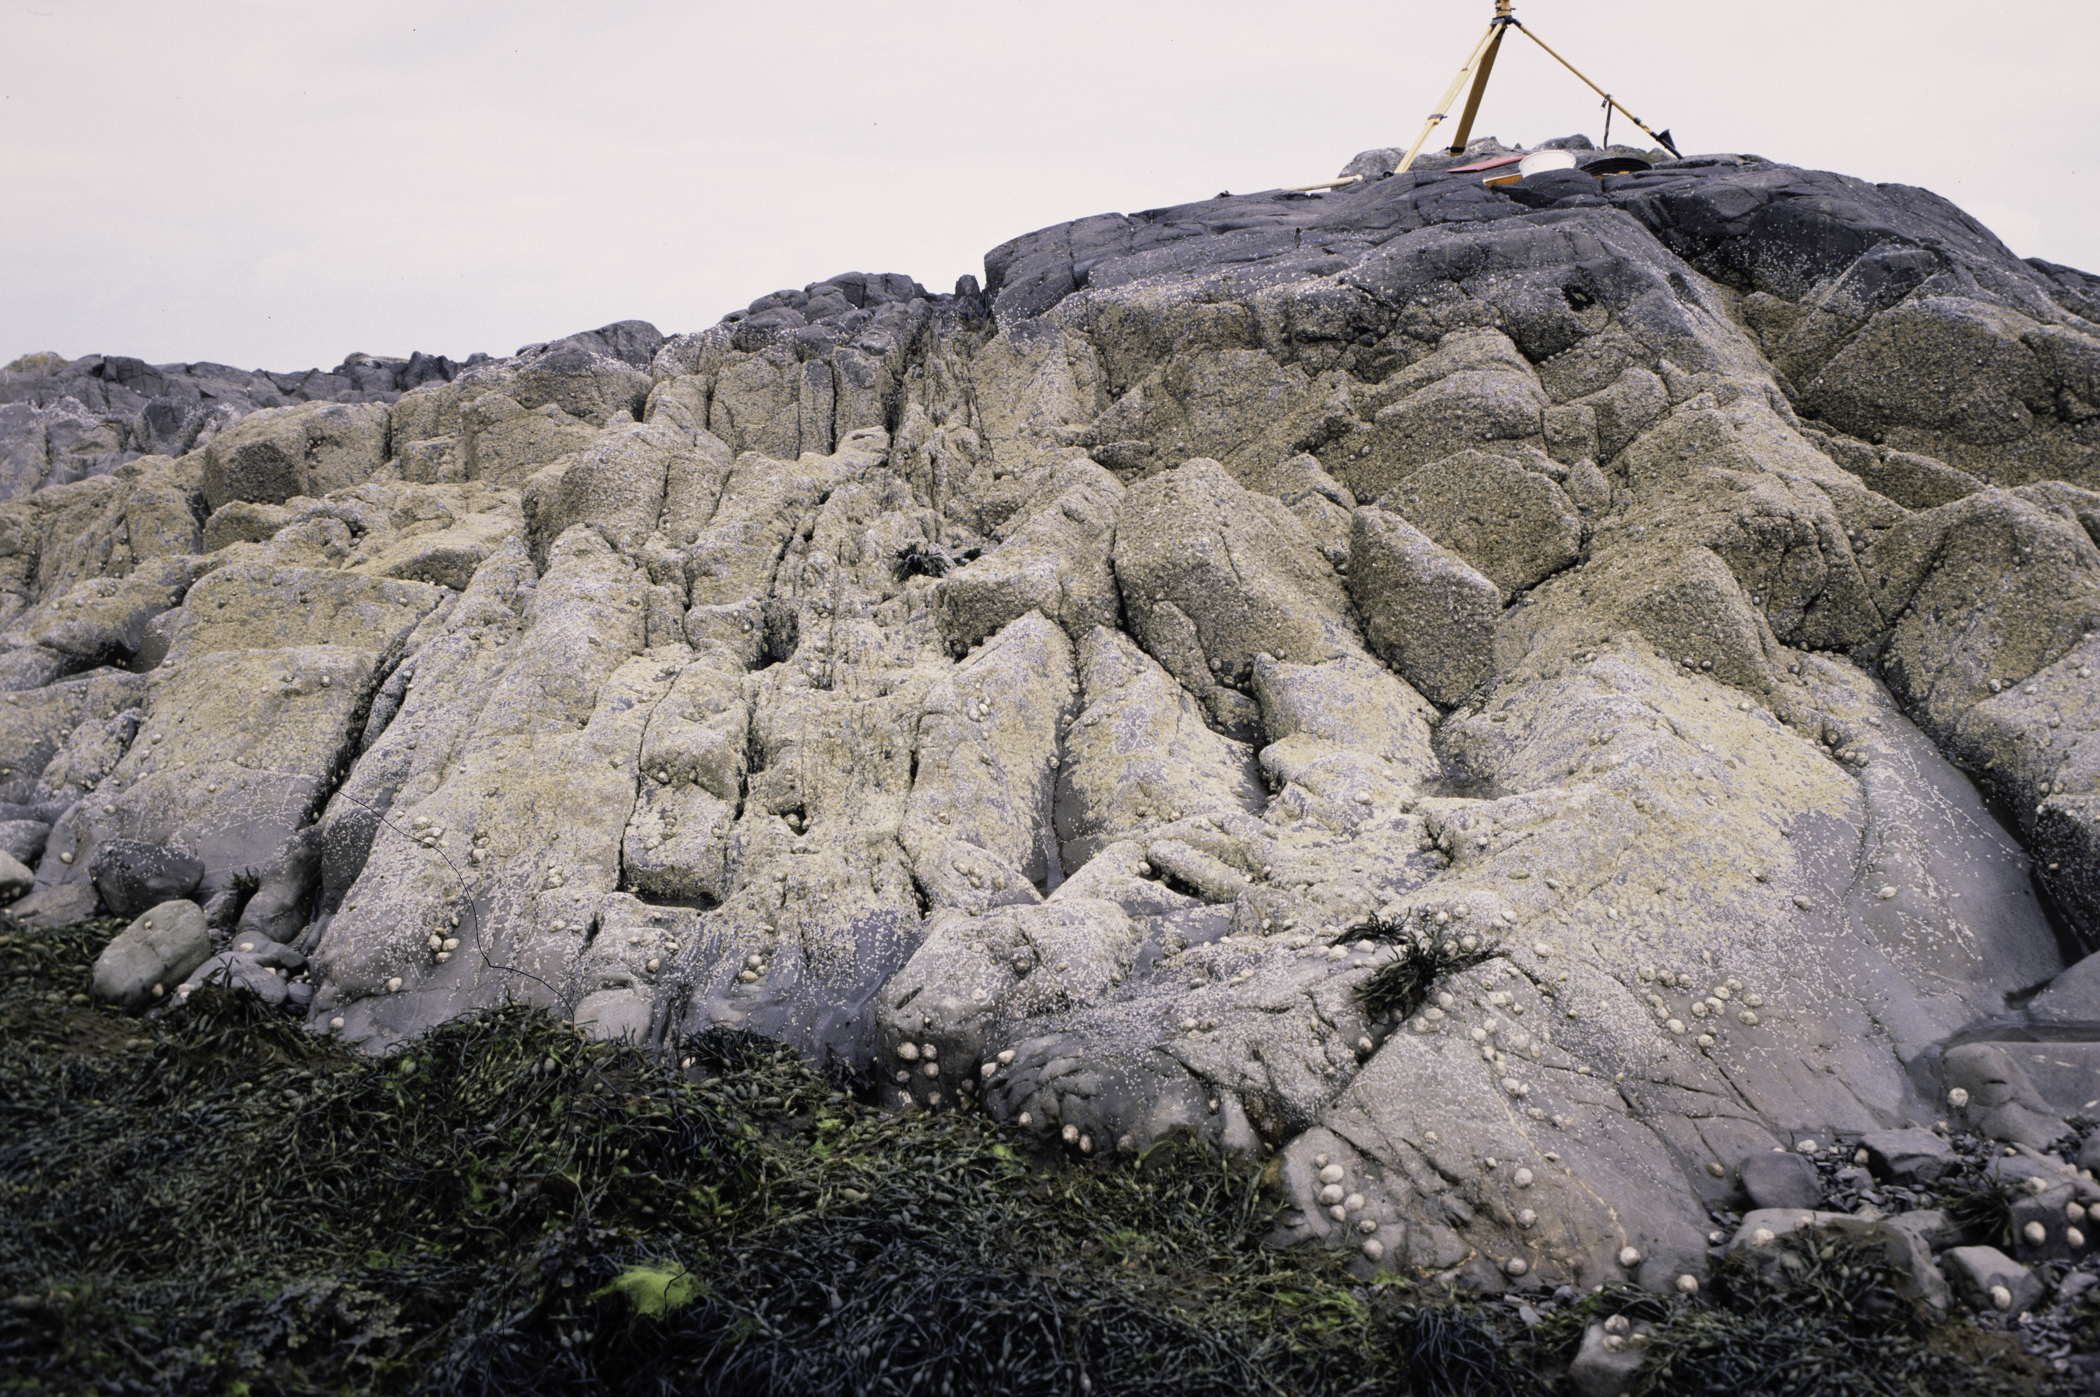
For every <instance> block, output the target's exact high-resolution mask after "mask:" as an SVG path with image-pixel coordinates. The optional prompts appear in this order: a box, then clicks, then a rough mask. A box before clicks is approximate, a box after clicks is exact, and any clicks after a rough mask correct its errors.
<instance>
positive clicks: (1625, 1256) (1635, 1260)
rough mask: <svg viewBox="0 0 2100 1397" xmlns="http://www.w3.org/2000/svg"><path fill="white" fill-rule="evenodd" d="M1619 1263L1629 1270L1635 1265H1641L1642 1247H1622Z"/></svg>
mask: <svg viewBox="0 0 2100 1397" xmlns="http://www.w3.org/2000/svg"><path fill="white" fill-rule="evenodd" d="M1619 1264H1620V1265H1621V1266H1624V1267H1625V1268H1626V1269H1628V1270H1629V1271H1630V1270H1632V1269H1633V1268H1634V1267H1636V1266H1638V1265H1640V1264H1641V1249H1640V1248H1639V1247H1620V1248H1619Z"/></svg>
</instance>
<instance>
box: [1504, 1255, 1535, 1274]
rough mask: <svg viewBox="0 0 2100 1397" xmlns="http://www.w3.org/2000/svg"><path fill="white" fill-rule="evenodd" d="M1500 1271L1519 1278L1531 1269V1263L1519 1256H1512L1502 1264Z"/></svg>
mask: <svg viewBox="0 0 2100 1397" xmlns="http://www.w3.org/2000/svg"><path fill="white" fill-rule="evenodd" d="M1502 1269H1503V1270H1505V1271H1507V1272H1508V1273H1509V1274H1510V1275H1512V1276H1521V1275H1523V1274H1525V1273H1526V1272H1527V1271H1529V1270H1530V1269H1531V1263H1530V1262H1528V1261H1526V1260H1525V1259H1524V1258H1523V1257H1521V1256H1513V1257H1511V1258H1510V1259H1509V1260H1507V1261H1505V1262H1503V1263H1502Z"/></svg>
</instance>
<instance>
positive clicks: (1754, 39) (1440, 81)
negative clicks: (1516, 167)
mask: <svg viewBox="0 0 2100 1397" xmlns="http://www.w3.org/2000/svg"><path fill="white" fill-rule="evenodd" d="M0 5H4V6H5V8H4V10H0V211H4V216H0V362H4V361H5V360H6V359H9V358H12V357H13V356H14V355H15V354H18V353H22V352H25V351H31V350H56V351H58V352H59V353H61V354H64V355H67V356H68V357H74V356H78V355H81V354H85V353H89V352H103V353H111V354H131V355H137V356H140V357H142V358H145V359H148V360H153V361H156V362H166V361H170V360H178V359H179V360H199V359H211V360H218V361H222V362H229V363H233V364H235V365H239V366H241V367H267V368H275V369H295V368H304V367H307V366H309V365H316V364H318V365H323V366H327V365H332V364H334V363H336V362H338V361H339V360H341V359H342V357H343V356H344V355H345V354H346V353H348V352H350V351H353V350H363V351H366V352H370V353H376V354H406V353H408V352H409V351H410V350H412V349H422V350H425V351H427V352H431V353H445V354H451V355H454V356H461V355H465V354H467V353H469V352H471V351H474V350H486V351H489V352H491V353H496V354H503V353H508V352H510V351H511V350H513V349H514V348H516V347H517V346H518V345H520V344H523V343H526V342H529V341H532V340H537V339H545V338H548V337H551V336H554V335H558V334H564V333H567V332H569V331H573V330H578V329H584V328H588V327H590V326H595V325H599V324H602V323H604V322H606V321H609V320H615V319H624V318H628V317H639V318H642V319H646V320H651V321H654V322H655V323H656V324H657V325H658V326H659V327H661V328H662V329H664V330H666V331H670V332H675V331H680V330H692V329H699V328H702V327H704V326H706V325H709V324H712V323H713V322H714V321H716V320H717V319H719V318H720V317H721V315H722V314H723V312H725V311H728V310H730V309H733V308H735V307H738V306H741V305H743V304H745V303H747V302H749V301H750V300H751V299H753V298H754V297H756V296H759V295H761V294H763V293H765V292H767V291H771V290H774V289H776V288H779V287H783V286H800V285H803V284H805V283H807V282H810V281H814V280H817V279H819V278H822V277H824V276H827V275H830V274H833V273H836V272H841V271H847V270H862V271H901V272H908V273H910V274H911V275H913V276H916V277H917V278H919V280H920V281H922V282H924V283H925V284H926V285H927V286H928V287H931V288H933V289H935V290H942V291H945V290H948V289H950V288H951V287H952V286H953V285H954V282H955V279H956V277H958V276H959V275H961V274H963V273H965V272H970V273H977V274H979V275H981V274H982V260H981V259H982V256H983V253H984V252H985V250H986V249H988V248H991V247H993V246H995V245H997V244H998V243H1000V242H1003V241H1004V240H1006V239H1007V238H1009V237H1012V236H1014V235H1016V234H1019V233H1023V232H1027V231H1029V230H1031V229H1034V228H1039V227H1042V226H1044V225H1046V224H1050V223H1056V222H1060V221H1062V220H1065V219H1069V218H1076V217H1080V216H1083V215H1086V214H1090V213H1099V212H1103V211H1108V210H1126V211H1127V210H1133V209H1141V208H1149V207H1155V206H1158V205H1162V204H1169V203H1175V202H1180V201H1183V200H1188V199H1196V198H1204V197H1207V196H1209V195H1212V194H1215V193H1217V192H1218V191H1219V190H1221V189H1231V190H1235V191H1247V190H1255V189H1264V188H1271V187H1275V186H1278V185H1284V184H1295V183H1303V182H1308V181H1311V180H1316V179H1321V178H1325V177H1327V176H1329V175H1331V174H1333V173H1334V172H1335V171H1336V170H1337V169H1339V168H1340V167H1341V165H1342V164H1343V163H1344V162H1345V161H1347V160H1348V158H1349V157H1350V156H1351V155H1352V154H1354V153H1355V152H1356V151H1358V150H1361V149H1365V148H1368V147H1371V146H1380V145H1405V144H1406V143H1407V142H1408V141H1409V140H1410V139H1411V138H1412V136H1413V135H1414V132H1415V130H1416V129H1417V127H1418V126H1419V125H1420V123H1421V120H1422V117H1423V116H1424V115H1425V114H1426V113H1427V112H1428V110H1429V109H1430V107H1431V104H1432V103H1434V101H1435V100H1436V98H1437V96H1438V95H1439V94H1440V93H1441V91H1442V90H1443V87H1444V85H1445V84H1446V83H1448V82H1449V81H1450V78H1451V76H1452V74H1453V72H1454V71H1455V70H1456V68H1457V67H1458V64H1459V61H1460V59H1461V58H1462V57H1463V56H1464V54H1465V51H1466V50H1467V48H1468V47H1469V46H1470V45H1471V44H1472V42H1473V40H1474V39H1475V38H1476V37H1477V35H1478V34H1479V32H1480V31H1481V30H1482V29H1483V28H1484V27H1485V24H1486V21H1487V18H1488V17H1489V15H1490V14H1491V13H1492V8H1493V7H1492V4H1491V0H1462V2H1461V0H1436V3H1427V2H1426V0H1378V2H1377V3H1371V2H1370V0H1362V2H1359V0H1334V2H1333V3H1323V2H1322V0H1300V2H1299V3H1296V4H1290V5H1284V4H1278V3H1242V2H1241V0H1204V3H1193V0H1114V3H1106V2H1105V0H1065V3H1062V4H1057V5H1045V4H1021V3H1017V2H1016V0H976V3H971V4H964V3H960V2H959V0H913V2H912V3H906V4H897V3H870V2H869V0H858V3H845V0H803V2H802V3H787V2H785V0H775V2H774V3H752V2H751V0H745V3H739V4H733V5H732V4H723V3H714V0H693V2H692V3H683V4H674V3H654V2H653V0H624V2H621V0H600V2H599V3H589V4H584V3H576V2H575V0H568V2H567V3H561V4H549V3H538V2H537V0H510V3H504V4H488V3H481V0H440V2H439V3H431V0H422V3H398V2H397V0H354V3H334V4H326V5H323V4H314V3H304V2H303V0H179V3H167V0H154V2H153V3H142V2H141V0H0ZM1517 14H1518V17H1519V18H1521V19H1523V20H1525V21H1526V22H1527V23H1528V24H1529V25H1531V26H1532V27H1533V28H1535V29H1536V30H1537V31H1538V32H1539V33H1540V35H1541V36H1542V37H1544V38H1545V39H1546V40H1547V41H1548V42H1550V43H1552V44H1553V45H1554V46H1555V47H1556V48H1557V49H1559V50H1560V51H1561V52H1562V53H1563V54H1565V55H1566V56H1567V57H1568V58H1569V59H1570V60H1571V61H1573V62H1575V63H1576V64H1577V65H1578V66H1581V67H1583V68H1585V69H1587V70H1588V71H1590V73H1591V75H1592V76H1594V77H1596V78H1597V79H1598V80H1599V81H1600V82H1602V83H1604V84H1605V85H1606V86H1607V87H1609V88H1610V89H1611V90H1612V91H1613V92H1615V93H1616V94H1618V95H1619V96H1620V97H1621V98H1622V100H1624V101H1625V102H1626V104H1627V105H1628V106H1629V107H1631V108H1632V109H1633V110H1634V111H1635V112H1637V113H1639V114H1640V115H1641V117H1642V118H1643V119H1645V120H1647V121H1648V122H1649V123H1650V124H1651V125H1653V126H1656V127H1658V128H1660V127H1663V126H1668V127H1670V128H1672V129H1673V130H1674V132H1675V133H1676V136H1677V138H1678V143H1679V145H1680V146H1681V147H1682V148H1683V149H1684V150H1685V151H1686V152H1687V153H1691V152H1697V151H1743V152H1754V153H1757V154H1761V155H1765V156H1769V157H1771V158H1774V159H1779V160H1786V161H1790V162H1792V163H1795V164H1801V165H1810V166H1820V167H1823V168H1826V169H1833V170H1841V171H1844V172H1846V173H1849V174H1854V175H1859V176H1861V177H1863V178H1866V179H1870V180H1877V181H1895V182H1902V183H1909V184H1921V185H1925V186H1927V187H1929V188H1932V189H1935V190H1937V191H1939V192H1940V193H1942V194H1944V195H1946V196H1947V197H1949V198H1951V199H1953V200H1954V201H1955V202H1957V203H1959V204H1961V205H1962V206H1963V207H1964V208H1966V209H1968V210H1969V211H1970V212H1971V213H1973V214H1975V215H1976V216H1977V217H1979V218H1980V219H1982V220H1983V221H1984V222H1985V223H1987V224H1989V225H1990V226H1991V227H1992V228H1993V229H1995V230H1996V231H1997V233H1998V234H1999V236H2001V237H2002V238H2003V239H2004V240H2005V241H2006V242H2007V243H2008V244H2009V245H2010V246H2011V247H2012V249H2013V250H2014V251H2015V252H2017V253H2019V254H2020V255H2022V256H2040V257H2047V258H2050V259H2051V260H2054V261H2059V262H2068V263H2071V264H2072V265H2075V266H2082V267H2085V268H2087V269H2089V270H2100V192H2096V189H2095V181H2096V176H2100V169H2096V161H2095V153H2094V152H2095V141H2096V140H2100V121H2096V120H2095V118H2096V116H2100V80H2096V79H2095V77H2094V73H2093V62H2094V55H2095V54H2096V53H2100V4H2096V3H2095V0H2034V2H2033V3H2011V4H1979V3H1976V2H1975V0H1964V3H1959V4H1957V3H1952V2H1951V0H1915V2H1914V3H1909V4H1889V3H1886V0H1878V2H1877V3H1866V2H1865V0H1860V2H1859V3H1854V0H1759V3H1736V4H1726V3H1705V4H1686V3H1684V0H1519V3H1518V6H1517ZM1600 124H1601V123H1600V121H1599V115H1598V108H1597V102H1596V99H1595V98H1594V97H1592V96H1591V95H1590V94H1589V92H1588V91H1587V89H1585V88H1582V87H1581V86H1580V85H1579V84H1577V83H1576V81H1575V80H1574V79H1573V78H1571V77H1569V76H1567V75H1566V74H1565V73H1564V72H1562V71H1561V70H1560V69H1558V68H1556V67H1554V66H1552V64H1551V63H1550V61H1549V60H1547V59H1546V58H1545V56H1544V55H1543V54H1542V53H1540V52H1539V51H1538V50H1537V49H1536V48H1534V47H1533V46H1531V45H1529V44H1527V43H1525V42H1523V41H1521V40H1518V39H1515V38H1512V39H1511V41H1510V42H1509V43H1507V44H1505V46H1504V50H1503V55H1502V58H1501V60H1500V63H1499V65H1498V67H1497V70H1496V73H1495V80H1494V85H1493V87H1492V88H1491V90H1490V92H1489V95H1488V99H1487V103H1486V106H1485V108H1484V109H1483V111H1482V114H1481V119H1480V122H1479V126H1478V128H1477V130H1476V132H1475V134H1476V135H1496V136H1500V137H1501V138H1502V139H1503V140H1505V141H1508V142H1511V143H1518V142H1521V143H1524V144H1535V143H1537V142H1538V141H1541V140H1544V139H1547V138H1549V137H1552V136H1559V135H1565V134H1568V133H1570V132H1577V131H1580V132H1584V133H1586V134H1588V135H1590V136H1591V137H1592V138H1593V139H1594V138H1595V137H1596V136H1598V135H1599V134H1600V131H1599V128H1600ZM1446 129H1447V131H1448V129H1449V128H1448V127H1447V128H1446ZM1617 129H1618V130H1624V129H1625V127H1624V126H1623V124H1621V125H1620V126H1619V127H1618V128H1617Z"/></svg>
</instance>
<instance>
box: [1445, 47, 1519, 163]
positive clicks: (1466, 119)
mask: <svg viewBox="0 0 2100 1397" xmlns="http://www.w3.org/2000/svg"><path fill="white" fill-rule="evenodd" d="M1505 28H1506V26H1503V25H1497V26H1496V27H1495V37H1494V38H1492V39H1490V40H1488V46H1487V52H1486V53H1484V54H1482V55H1481V57H1480V71H1479V72H1478V73H1477V74H1475V75H1474V78H1473V91H1472V93H1471V94H1470V95H1469V96H1468V97H1467V98H1466V113H1465V115H1464V116H1462V117H1460V118H1459V119H1458V134H1457V135H1455V136H1453V137H1452V138H1451V153H1452V154H1453V155H1458V154H1460V153H1462V152H1463V151H1464V150H1465V148H1466V138H1467V137H1469V136H1471V135H1472V134H1473V118H1474V117H1475V116H1478V115H1479V114H1480V99H1481V98H1482V97H1484V96H1486V95H1487V90H1488V74H1489V73H1492V72H1494V71H1495V55H1496V54H1497V53H1499V52H1501V51H1502V34H1503V31H1504V29H1505Z"/></svg>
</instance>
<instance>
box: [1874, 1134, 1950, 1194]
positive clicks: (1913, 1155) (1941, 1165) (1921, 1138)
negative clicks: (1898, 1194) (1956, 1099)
mask: <svg viewBox="0 0 2100 1397" xmlns="http://www.w3.org/2000/svg"><path fill="white" fill-rule="evenodd" d="M1859 1147H1860V1148H1861V1149H1863V1150H1865V1151H1866V1152H1867V1167H1868V1168H1869V1169H1872V1170H1873V1171H1874V1177H1876V1178H1878V1179H1885V1180H1887V1181H1888V1182H1889V1183H1892V1184H1907V1185H1908V1184H1929V1183H1931V1182H1932V1181H1933V1180H1935V1179H1937V1178H1939V1177H1940V1176H1941V1175H1942V1174H1945V1173H1946V1172H1947V1171H1948V1170H1950V1169H1952V1168H1954V1167H1956V1166H1957V1165H1958V1164H1960V1162H1961V1160H1960V1157H1959V1156H1958V1155H1956V1154H1955V1153H1954V1147H1953V1146H1952V1145H1950V1144H1948V1143H1947V1141H1946V1140H1945V1139H1944V1138H1943V1137H1941V1136H1939V1135H1935V1134H1934V1133H1933V1132H1932V1131H1930V1130H1918V1129H1907V1130H1873V1131H1869V1132H1868V1133H1866V1134H1865V1135H1862V1136H1860V1138H1859Z"/></svg>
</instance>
